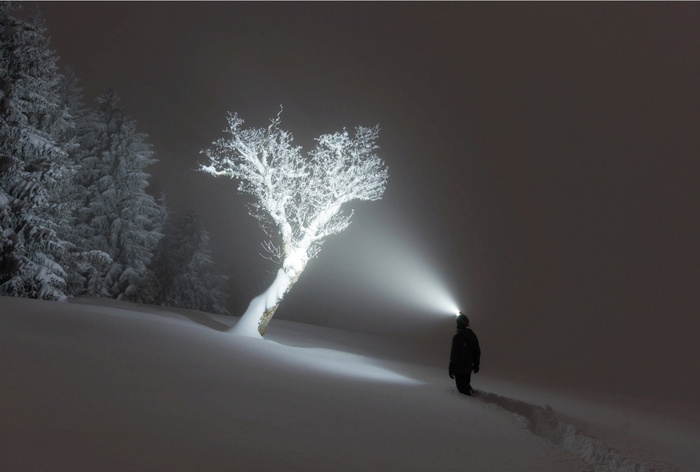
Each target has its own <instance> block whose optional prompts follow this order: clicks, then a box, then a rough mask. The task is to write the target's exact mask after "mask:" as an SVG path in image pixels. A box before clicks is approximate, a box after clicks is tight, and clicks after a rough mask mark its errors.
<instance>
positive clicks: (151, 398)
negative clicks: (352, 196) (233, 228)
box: [0, 297, 700, 472]
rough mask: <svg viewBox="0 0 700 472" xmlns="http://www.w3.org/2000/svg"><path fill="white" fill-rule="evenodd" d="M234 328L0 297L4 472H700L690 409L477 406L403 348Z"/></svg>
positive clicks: (521, 390) (485, 398) (511, 387)
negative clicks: (682, 413)
mask: <svg viewBox="0 0 700 472" xmlns="http://www.w3.org/2000/svg"><path fill="white" fill-rule="evenodd" d="M234 321H235V318H230V317H216V316H211V315H206V314H203V313H198V312H192V311H186V310H173V309H161V308H156V307H144V306H139V305H133V304H127V303H119V302H114V301H112V300H83V301H76V302H74V303H53V302H42V301H36V300H26V299H19V298H7V297H0V378H1V379H2V388H1V389H0V471H2V472H22V471H32V472H49V471H51V472H53V471H55V472H58V471H71V472H73V471H95V472H107V471H119V472H124V471H208V472H209V471H280V470H283V471H359V470H362V471H366V470H371V471H466V470H469V471H480V472H487V471H517V472H528V471H532V472H558V471H592V470H596V471H603V470H610V471H618V470H629V471H636V472H641V471H671V470H679V471H687V472H693V471H696V470H700V452H699V451H698V449H700V447H698V446H699V445H700V425H698V424H697V421H696V419H697V417H698V416H697V409H698V405H697V404H696V405H686V407H687V409H688V410H687V411H688V415H686V419H683V418H682V417H678V416H675V415H660V414H657V413H653V412H652V411H651V410H645V409H644V408H643V407H640V406H639V405H638V402H635V399H633V398H614V399H613V398H610V399H603V398H595V399H594V398H582V397H579V396H575V395H572V394H562V393H561V392H555V391H552V390H551V389H550V390H547V389H538V388H535V387H533V386H531V385H529V386H523V385H519V384H517V383H513V382H510V383H509V382H506V381H503V380H499V379H498V378H497V377H495V376H490V374H489V373H488V372H487V369H483V371H482V372H481V373H479V374H478V375H476V376H474V382H473V385H474V386H475V388H477V389H479V390H480V391H481V395H480V396H479V397H472V398H469V397H465V396H463V395H460V394H458V393H457V392H456V390H455V389H454V386H453V383H452V381H451V380H450V379H449V378H448V377H447V374H446V365H443V364H445V363H442V364H441V365H433V364H435V363H434V362H432V363H431V362H417V361H416V357H417V356H416V352H415V351H414V352H408V349H409V346H407V345H406V344H402V343H399V342H396V340H393V341H392V340H391V339H388V338H386V337H381V336H379V335H365V334H358V333H352V332H347V331H340V330H333V329H329V328H322V327H318V326H312V325H304V324H298V323H292V322H288V321H281V320H273V322H272V323H271V325H270V329H269V331H268V335H267V336H266V340H265V341H260V340H256V339H249V338H242V337H235V336H232V335H231V334H230V333H228V330H229V328H230V327H231V326H232V325H233V324H234ZM445 344H446V345H448V344H449V339H448V340H446V341H445ZM485 364H486V363H485Z"/></svg>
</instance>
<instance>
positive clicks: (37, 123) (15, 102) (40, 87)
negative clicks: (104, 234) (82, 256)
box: [0, 2, 71, 300]
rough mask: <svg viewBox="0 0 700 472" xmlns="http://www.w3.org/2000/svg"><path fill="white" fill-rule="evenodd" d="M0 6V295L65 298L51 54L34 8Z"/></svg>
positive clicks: (64, 177) (60, 123)
mask: <svg viewBox="0 0 700 472" xmlns="http://www.w3.org/2000/svg"><path fill="white" fill-rule="evenodd" d="M17 8H19V5H18V4H16V3H11V2H2V3H0V294H5V295H13V296H25V297H31V298H43V299H49V300H65V298H66V297H65V293H64V291H63V290H64V286H65V281H64V271H63V269H62V267H61V266H60V264H59V263H57V258H58V257H60V256H61V254H65V251H66V249H67V244H66V242H65V241H63V240H62V239H61V238H60V237H59V236H58V235H57V232H56V228H57V225H56V223H55V219H54V217H55V216H56V215H60V214H62V213H63V212H64V211H65V209H64V208H61V207H60V206H59V204H58V201H59V200H58V195H59V194H60V193H61V191H62V190H61V186H62V185H64V183H65V182H69V181H70V171H71V169H70V166H69V165H67V164H68V163H67V152H66V150H67V144H66V142H65V141H62V140H64V138H65V137H66V136H67V134H66V130H67V129H68V128H70V126H71V118H70V116H69V115H68V114H67V113H66V110H65V108H64V107H63V106H62V103H61V99H60V93H59V87H60V85H59V84H60V79H61V76H60V73H59V71H58V65H57V61H58V58H57V56H56V55H55V53H54V52H53V51H52V50H50V49H49V40H48V37H47V35H46V29H45V27H44V24H43V20H42V19H41V17H40V15H39V14H38V12H35V13H34V15H33V16H32V17H31V19H29V20H26V21H25V20H22V19H19V18H17V17H15V16H13V13H14V12H15V11H16V10H17Z"/></svg>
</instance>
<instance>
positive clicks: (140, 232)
mask: <svg viewBox="0 0 700 472" xmlns="http://www.w3.org/2000/svg"><path fill="white" fill-rule="evenodd" d="M97 105H98V106H97V110H96V111H95V112H94V113H92V114H90V116H89V117H88V118H87V119H86V120H85V123H84V124H83V126H84V130H83V132H82V134H81V136H80V138H79V141H80V145H81V149H80V150H79V152H78V160H79V162H80V171H79V173H78V175H77V177H76V181H75V184H76V186H78V187H80V188H81V190H80V193H81V195H82V200H83V201H82V203H81V204H80V206H79V208H78V209H77V221H76V233H75V244H76V250H77V251H79V252H80V253H81V254H83V255H84V256H85V257H84V258H83V260H82V262H83V266H82V270H83V271H84V273H83V276H84V277H85V279H86V285H85V293H86V294H88V295H98V296H108V297H113V298H120V299H121V298H126V299H132V300H133V299H138V295H139V287H140V284H141V283H142V282H143V280H144V277H145V276H146V274H147V273H148V265H149V263H150V261H151V259H152V257H153V251H154V249H155V247H156V245H157V243H158V240H159V239H160V238H161V237H162V228H161V215H162V210H161V208H160V207H159V205H158V203H157V202H156V201H155V199H154V198H153V197H152V196H151V195H149V194H148V193H147V192H146V188H147V186H148V178H149V177H150V175H149V174H148V173H147V172H146V171H145V169H146V167H148V166H149V165H151V164H153V163H155V159H153V157H152V156H153V152H152V151H151V148H150V145H148V144H147V143H146V138H147V136H146V135H145V134H141V133H138V132H137V131H136V122H135V121H133V120H131V119H129V118H127V116H126V114H125V110H124V108H123V107H122V106H121V105H120V103H119V98H118V97H117V95H116V94H115V93H114V91H113V90H108V91H106V92H105V93H103V94H102V95H101V96H99V97H98V98H97Z"/></svg>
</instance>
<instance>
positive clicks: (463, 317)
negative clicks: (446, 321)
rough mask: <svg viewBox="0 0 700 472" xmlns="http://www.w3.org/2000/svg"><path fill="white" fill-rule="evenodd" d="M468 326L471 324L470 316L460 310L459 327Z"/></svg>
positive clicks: (458, 316)
mask: <svg viewBox="0 0 700 472" xmlns="http://www.w3.org/2000/svg"><path fill="white" fill-rule="evenodd" d="M467 326H469V318H467V315H465V314H464V313H462V312H461V311H460V312H459V315H457V328H466V327H467Z"/></svg>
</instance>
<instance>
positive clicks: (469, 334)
mask: <svg viewBox="0 0 700 472" xmlns="http://www.w3.org/2000/svg"><path fill="white" fill-rule="evenodd" d="M480 361H481V349H480V348H479V340H478V339H477V338H476V334H474V331H472V330H471V328H469V318H467V315H465V314H464V313H462V312H461V311H460V312H459V316H457V334H455V335H454V336H453V337H452V350H451V351H450V366H449V374H450V378H451V379H455V383H456V384H457V390H459V392H460V393H463V394H465V395H471V394H472V393H474V389H472V386H471V377H472V371H473V372H474V373H475V374H476V373H477V372H479V363H480Z"/></svg>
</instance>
